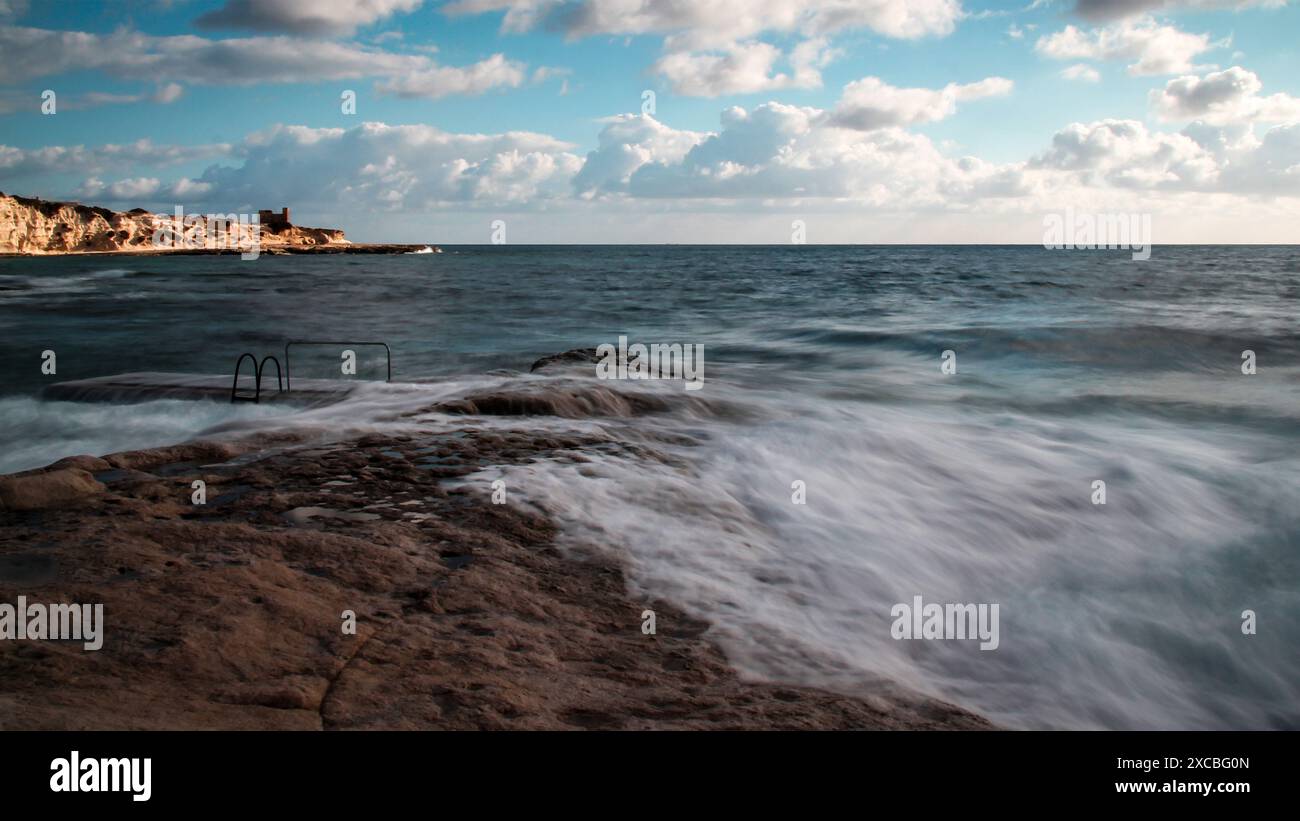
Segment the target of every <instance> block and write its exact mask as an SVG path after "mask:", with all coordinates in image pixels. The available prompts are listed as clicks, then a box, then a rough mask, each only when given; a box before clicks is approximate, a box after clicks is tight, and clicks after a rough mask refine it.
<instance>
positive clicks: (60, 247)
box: [0, 193, 350, 254]
mask: <svg viewBox="0 0 1300 821" xmlns="http://www.w3.org/2000/svg"><path fill="white" fill-rule="evenodd" d="M190 216H192V217H194V218H197V219H196V220H195V221H194V222H192V223H189V222H188V221H187V223H186V224H178V223H177V222H176V220H175V217H174V215H172V214H151V213H149V212H148V211H145V210H144V209H143V208H136V209H134V210H132V211H126V212H122V211H111V210H109V209H107V208H96V207H93V206H89V205H82V204H81V203H78V202H53V201H49V200H42V199H35V198H29V197H18V196H11V195H6V194H3V193H0V254H75V253H85V252H91V251H100V252H113V251H117V252H131V253H155V252H156V253H167V252H178V251H184V252H187V253H194V252H196V251H198V252H203V251H205V250H211V251H219V250H222V249H235V250H239V249H241V248H247V247H249V246H250V245H252V244H253V243H254V242H256V243H258V244H260V247H261V248H263V249H265V250H268V251H274V250H277V249H293V248H305V247H315V246H346V245H350V243H349V242H348V240H347V238H346V237H344V236H343V232H342V231H340V230H337V229H333V228H303V227H300V226H297V225H290V224H288V223H274V224H268V225H260V226H258V225H256V223H253V224H252V225H250V224H249V222H248V221H247V220H245V221H242V222H241V221H238V216H237V215H234V214H226V215H219V214H218V215H206V214H194V215H190ZM209 216H216V217H218V218H219V219H218V220H216V221H214V220H211V219H209ZM222 217H225V218H229V217H236V221H230V222H225V221H222V220H221V219H220V218H222Z"/></svg>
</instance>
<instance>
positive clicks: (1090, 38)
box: [1034, 18, 1215, 75]
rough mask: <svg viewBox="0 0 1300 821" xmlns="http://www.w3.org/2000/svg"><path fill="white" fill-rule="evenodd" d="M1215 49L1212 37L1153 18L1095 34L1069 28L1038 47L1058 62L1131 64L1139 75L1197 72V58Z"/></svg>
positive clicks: (1041, 41) (1044, 39) (1042, 39)
mask: <svg viewBox="0 0 1300 821" xmlns="http://www.w3.org/2000/svg"><path fill="white" fill-rule="evenodd" d="M1214 47H1215V44H1213V43H1212V42H1211V41H1210V36H1209V35H1208V34H1190V33H1188V32H1185V31H1181V30H1179V29H1177V28H1175V27H1174V26H1169V25H1161V24H1159V23H1157V22H1155V21H1154V20H1152V19H1150V18H1143V19H1139V20H1123V21H1120V22H1118V23H1114V24H1111V25H1109V26H1105V27H1103V28H1099V29H1093V30H1092V31H1084V30H1082V29H1079V28H1077V27H1075V26H1066V27H1065V28H1064V29H1062V30H1061V31H1058V32H1056V33H1055V34H1049V35H1046V36H1044V37H1040V38H1039V39H1038V41H1037V42H1036V43H1035V44H1034V50H1035V51H1036V52H1038V53H1039V54H1042V55H1043V56H1045V57H1050V58H1052V59H1054V60H1103V61H1110V60H1123V61H1131V62H1129V65H1128V72H1129V73H1130V74H1136V75H1151V74H1179V73H1184V72H1190V71H1195V70H1197V66H1196V65H1195V64H1194V61H1195V59H1196V58H1197V57H1198V56H1199V55H1201V54H1203V53H1204V52H1206V51H1209V50H1210V49H1211V48H1214Z"/></svg>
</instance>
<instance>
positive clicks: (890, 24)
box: [443, 0, 961, 50]
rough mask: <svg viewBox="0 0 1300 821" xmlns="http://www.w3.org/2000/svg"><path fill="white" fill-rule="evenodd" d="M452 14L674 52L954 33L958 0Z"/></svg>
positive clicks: (610, 0)
mask: <svg viewBox="0 0 1300 821" xmlns="http://www.w3.org/2000/svg"><path fill="white" fill-rule="evenodd" d="M443 10H444V11H446V12H447V13H449V14H480V13H483V12H489V11H505V12H506V16H505V23H504V28H505V29H506V30H507V31H527V30H530V29H534V28H539V27H541V28H554V29H558V30H560V31H562V32H563V33H564V34H565V35H566V36H568V37H570V38H576V37H587V36H591V35H602V34H614V35H630V34H631V35H634V34H676V35H679V39H678V40H677V42H676V43H675V44H674V46H673V50H699V49H706V48H717V47H720V46H726V45H730V44H732V43H735V42H738V41H741V40H747V39H751V38H754V37H757V36H758V35H760V34H763V33H765V32H778V33H798V34H803V35H805V36H807V37H820V36H824V35H828V34H834V33H837V32H841V31H849V30H854V29H869V30H871V31H875V32H876V33H878V34H883V35H885V36H887V37H896V38H903V39H914V38H917V37H924V36H927V35H945V34H949V33H950V32H952V30H953V27H954V26H955V25H956V23H957V20H958V19H960V17H961V4H960V3H959V2H958V0H694V2H663V1H662V0H572V1H571V2H570V1H569V0H455V2H452V3H449V4H447V6H445V7H444V9H443Z"/></svg>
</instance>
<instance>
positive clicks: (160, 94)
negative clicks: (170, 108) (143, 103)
mask: <svg viewBox="0 0 1300 821" xmlns="http://www.w3.org/2000/svg"><path fill="white" fill-rule="evenodd" d="M184 93H185V88H184V86H182V85H181V84H180V83H167V84H166V85H163V86H160V87H159V88H158V90H157V91H155V92H154V93H153V95H152V96H151V97H150V99H151V100H153V101H154V102H155V103H161V104H162V105H170V104H171V103H174V102H176V101H177V100H179V99H180V98H181V95H183V94H184Z"/></svg>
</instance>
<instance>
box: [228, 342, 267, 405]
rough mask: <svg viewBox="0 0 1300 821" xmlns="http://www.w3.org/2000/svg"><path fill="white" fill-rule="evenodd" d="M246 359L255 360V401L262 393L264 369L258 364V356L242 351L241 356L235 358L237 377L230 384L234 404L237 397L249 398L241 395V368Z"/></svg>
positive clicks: (231, 398)
mask: <svg viewBox="0 0 1300 821" xmlns="http://www.w3.org/2000/svg"><path fill="white" fill-rule="evenodd" d="M245 359H251V360H253V380H254V381H253V401H254V402H257V401H258V399H259V398H260V396H261V393H262V377H261V370H262V369H261V368H260V367H258V365H257V357H256V356H253V355H252V354H251V353H241V354H240V355H239V358H238V359H236V360H235V379H234V381H233V382H232V383H231V385H230V401H231V403H232V404H233V403H234V402H235V400H236V399H239V398H243V399H247V398H248V397H240V396H239V369H240V367H241V366H243V364H244V360H245Z"/></svg>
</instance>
